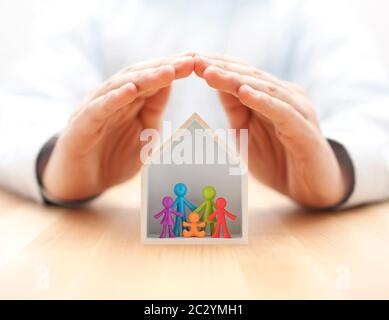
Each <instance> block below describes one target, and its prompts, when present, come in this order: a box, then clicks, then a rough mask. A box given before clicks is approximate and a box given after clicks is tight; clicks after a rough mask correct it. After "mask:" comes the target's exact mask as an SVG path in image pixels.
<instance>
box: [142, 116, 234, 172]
mask: <svg viewBox="0 0 389 320" xmlns="http://www.w3.org/2000/svg"><path fill="white" fill-rule="evenodd" d="M193 123H198V124H199V125H200V126H201V127H202V128H203V129H204V130H207V133H208V134H210V135H211V136H212V138H213V140H214V142H215V143H217V144H218V145H219V146H221V147H222V149H223V150H224V151H225V152H226V153H227V154H228V155H229V156H230V157H233V158H235V159H239V157H237V156H236V155H235V154H234V152H232V150H231V148H229V147H228V145H227V143H226V142H225V141H224V140H223V139H221V138H220V137H219V136H218V135H217V134H216V133H215V132H214V130H212V128H211V127H210V126H209V125H208V123H207V122H205V120H204V119H203V118H202V117H201V116H200V115H199V114H198V113H196V112H195V113H193V114H192V115H191V116H190V117H189V118H188V119H187V120H186V121H185V122H184V123H183V124H182V125H181V126H180V127H179V128H178V129H177V130H176V131H175V132H174V133H173V134H172V135H171V137H169V138H168V139H167V140H166V141H164V142H163V143H162V144H161V145H160V146H159V147H158V148H157V149H156V150H155V151H154V152H153V154H152V155H151V156H149V157H148V159H147V161H146V162H145V163H144V166H149V165H150V164H152V160H153V159H155V158H156V157H157V156H160V155H161V154H162V152H163V151H164V150H165V149H166V148H167V147H169V145H171V144H172V143H173V141H176V140H177V139H178V138H179V137H181V136H182V130H183V129H188V128H189V127H190V126H191V125H192V124H193Z"/></svg>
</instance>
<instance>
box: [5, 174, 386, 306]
mask: <svg viewBox="0 0 389 320" xmlns="http://www.w3.org/2000/svg"><path fill="white" fill-rule="evenodd" d="M139 181H140V179H139V178H137V179H135V180H134V181H132V182H130V183H128V184H126V185H124V186H121V187H119V188H116V189H114V190H112V191H110V192H108V193H107V194H105V195H104V196H103V197H101V198H100V199H99V200H97V201H96V202H95V203H93V205H92V206H90V207H88V208H84V209H81V210H67V209H60V208H45V207H42V206H40V205H38V204H34V203H31V202H28V201H25V200H21V199H19V198H17V197H16V196H14V195H11V194H9V193H7V192H5V191H0V298H1V299H4V298H23V299H25V298H27V299H30V298H36V299H41V298H50V299H58V298H61V299H62V298H65V299H66V298H76V299H89V298H108V299H116V298H119V299H122V298H130V299H170V298H176V299H178V298H184V299H197V298H198V299H270V298H281V299H286V298H296V299H299V298H303V299H316V298H323V299H332V298H334V299H344V298H358V299H359V298H369V299H370V298H386V299H388V298H389V204H379V205H374V206H370V207H363V208H358V209H354V210H351V211H346V212H339V213H331V212H329V213H317V212H316V213H309V212H304V211H303V210H302V209H300V208H298V207H296V206H294V205H293V204H292V203H291V202H289V201H288V200H287V199H285V198H282V197H280V196H279V195H277V194H275V193H273V192H272V191H270V190H268V189H265V188H264V187H262V186H260V185H259V184H257V183H256V182H254V181H253V180H250V181H249V212H250V215H249V219H250V220H249V221H250V226H249V245H240V246H148V245H142V244H141V243H140V235H139V232H140V228H139V211H140V210H139V207H140V182H139Z"/></svg>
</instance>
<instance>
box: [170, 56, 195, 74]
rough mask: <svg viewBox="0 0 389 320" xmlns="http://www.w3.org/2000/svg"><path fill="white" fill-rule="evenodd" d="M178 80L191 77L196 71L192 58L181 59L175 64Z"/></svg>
mask: <svg viewBox="0 0 389 320" xmlns="http://www.w3.org/2000/svg"><path fill="white" fill-rule="evenodd" d="M173 67H174V70H175V77H176V79H180V78H186V77H188V76H190V75H191V74H192V72H193V70H194V67H195V62H194V59H193V57H192V56H184V57H180V58H179V59H177V60H176V61H174V62H173Z"/></svg>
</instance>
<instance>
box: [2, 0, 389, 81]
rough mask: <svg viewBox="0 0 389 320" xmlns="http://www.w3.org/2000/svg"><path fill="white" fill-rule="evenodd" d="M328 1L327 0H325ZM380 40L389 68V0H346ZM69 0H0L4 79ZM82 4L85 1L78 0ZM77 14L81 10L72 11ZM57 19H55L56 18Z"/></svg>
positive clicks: (385, 63) (386, 64)
mask: <svg viewBox="0 0 389 320" xmlns="http://www.w3.org/2000/svg"><path fill="white" fill-rule="evenodd" d="M70 1H72V0H70ZM323 1H324V0H323ZM338 1H339V0H338ZM342 1H346V2H347V4H348V6H349V8H350V10H352V11H353V12H354V14H355V15H356V16H357V17H358V19H359V20H360V22H361V23H362V24H363V25H365V26H366V27H367V28H368V29H369V30H370V31H371V33H372V34H373V36H374V37H375V39H376V40H377V44H378V47H379V48H380V49H381V52H380V53H381V57H380V59H381V60H382V62H383V63H384V65H385V66H386V67H387V68H388V70H389V39H388V35H387V30H388V29H389V20H388V18H387V15H388V12H389V1H388V0H342ZM66 3H69V1H58V0H57V1H53V0H0V81H1V80H2V79H3V78H4V77H5V75H6V73H7V70H9V68H10V67H11V66H12V63H13V62H14V61H15V60H16V59H17V58H18V57H20V56H21V55H23V53H24V52H26V51H27V50H29V48H31V46H32V44H33V43H34V42H35V41H36V40H37V39H38V38H39V37H41V36H42V34H43V33H44V32H45V30H44V29H43V28H42V23H40V22H41V18H42V16H47V15H49V16H50V13H51V12H53V13H54V14H53V16H55V14H59V15H60V16H61V13H62V10H63V9H64V5H65V6H66ZM78 3H79V4H78V5H81V3H84V1H78ZM72 14H74V15H76V14H77V12H72ZM54 21H55V19H54Z"/></svg>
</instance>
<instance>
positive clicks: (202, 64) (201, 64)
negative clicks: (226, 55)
mask: <svg viewBox="0 0 389 320" xmlns="http://www.w3.org/2000/svg"><path fill="white" fill-rule="evenodd" d="M194 64H195V67H194V69H195V73H196V74H197V75H198V76H199V77H203V76H204V71H205V70H206V69H207V67H208V66H209V65H210V64H209V63H208V62H207V61H206V59H205V58H204V57H202V56H200V55H196V56H195V57H194Z"/></svg>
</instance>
